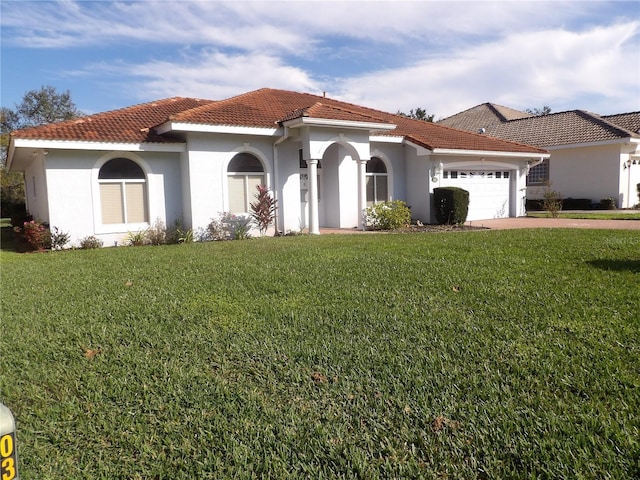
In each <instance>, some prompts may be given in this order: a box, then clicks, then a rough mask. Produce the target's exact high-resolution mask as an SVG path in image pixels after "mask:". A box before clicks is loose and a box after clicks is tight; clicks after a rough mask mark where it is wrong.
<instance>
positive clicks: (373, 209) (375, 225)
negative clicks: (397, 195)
mask: <svg viewBox="0 0 640 480" xmlns="http://www.w3.org/2000/svg"><path fill="white" fill-rule="evenodd" d="M364 215H365V225H366V226H367V228H370V229H372V230H395V229H398V228H402V227H406V226H407V225H409V224H410V223H411V209H410V208H409V206H408V205H407V204H406V203H405V202H403V201H402V200H393V201H391V202H381V203H376V204H373V205H371V206H370V207H367V209H366V210H365V213H364Z"/></svg>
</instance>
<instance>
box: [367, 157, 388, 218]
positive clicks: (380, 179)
mask: <svg viewBox="0 0 640 480" xmlns="http://www.w3.org/2000/svg"><path fill="white" fill-rule="evenodd" d="M366 177H367V206H371V205H373V204H374V203H379V202H386V201H387V200H388V199H389V194H388V191H389V189H388V186H387V180H388V175H387V167H386V165H385V164H384V162H383V161H382V160H381V159H380V158H378V157H372V158H371V160H369V161H368V162H367V173H366Z"/></svg>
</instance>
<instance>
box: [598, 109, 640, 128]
mask: <svg viewBox="0 0 640 480" xmlns="http://www.w3.org/2000/svg"><path fill="white" fill-rule="evenodd" d="M602 118H603V119H605V120H606V121H608V122H610V123H613V124H614V125H617V126H619V127H621V128H624V129H625V130H629V131H630V132H634V133H640V112H629V113H618V114H616V115H602Z"/></svg>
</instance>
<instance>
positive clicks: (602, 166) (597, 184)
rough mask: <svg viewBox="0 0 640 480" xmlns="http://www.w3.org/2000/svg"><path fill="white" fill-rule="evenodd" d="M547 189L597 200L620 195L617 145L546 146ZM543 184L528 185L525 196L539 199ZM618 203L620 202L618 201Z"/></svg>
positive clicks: (619, 165) (566, 195)
mask: <svg viewBox="0 0 640 480" xmlns="http://www.w3.org/2000/svg"><path fill="white" fill-rule="evenodd" d="M549 152H550V153H551V158H550V159H549V180H550V182H551V184H550V188H551V190H553V191H556V192H559V193H560V195H561V196H562V197H563V198H569V197H571V198H589V199H591V200H592V201H593V202H596V203H597V202H599V201H600V200H601V199H603V198H607V197H613V198H615V199H616V201H617V202H618V201H619V200H620V195H621V185H620V184H621V177H620V175H621V172H622V161H621V158H620V145H619V144H611V145H600V146H598V145H595V146H583V147H568V148H561V147H549ZM544 190H545V187H543V186H529V187H527V197H528V198H542V195H543V193H544ZM618 205H620V204H618Z"/></svg>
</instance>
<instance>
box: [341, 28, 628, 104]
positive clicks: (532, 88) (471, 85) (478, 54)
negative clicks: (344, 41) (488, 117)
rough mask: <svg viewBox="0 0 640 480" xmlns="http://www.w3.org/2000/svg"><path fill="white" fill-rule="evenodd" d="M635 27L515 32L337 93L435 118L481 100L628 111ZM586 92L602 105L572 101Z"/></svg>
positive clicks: (348, 83)
mask: <svg viewBox="0 0 640 480" xmlns="http://www.w3.org/2000/svg"><path fill="white" fill-rule="evenodd" d="M639 32H640V22H637V21H635V22H627V23H622V24H616V25H611V26H608V27H598V28H594V29H592V30H588V31H584V32H581V33H575V32H567V31H564V30H550V31H539V32H528V33H521V34H515V35H511V36H509V37H506V38H503V39H501V40H500V41H497V42H491V43H486V44H483V45H478V46H476V47H474V48H467V49H460V50H455V51H452V52H450V53H448V54H447V55H446V56H443V57H439V58H429V59H426V60H423V61H421V62H417V63H416V64H414V65H412V66H410V67H407V68H402V69H397V70H389V71H381V72H375V73H371V74H367V75H363V76H360V77H356V78H349V79H344V81H342V82H340V83H341V88H342V91H341V95H343V96H344V97H345V98H347V99H349V100H351V101H356V102H360V103H364V104H369V105H372V106H376V107H378V108H381V109H383V110H387V111H396V110H398V109H400V110H403V111H408V110H409V109H411V108H415V107H418V106H419V107H422V108H425V109H426V110H427V111H429V112H431V113H435V114H436V116H448V115H451V114H453V113H456V112H458V111H461V110H464V109H467V108H470V107H472V106H475V105H478V104H480V103H484V102H494V103H498V104H503V105H506V106H511V107H514V108H520V109H524V108H527V107H538V106H541V105H542V104H545V105H550V106H551V107H552V108H553V110H554V111H560V110H565V109H574V108H582V109H591V110H593V111H597V112H599V113H612V112H616V111H617V112H622V111H629V110H631V109H638V108H639V107H640V91H639V89H640V57H639V56H638V55H637V48H638V43H637V37H638V35H639ZM632 40H633V41H632ZM391 92H396V94H395V95H392V94H391ZM629 92H632V96H631V97H630V96H629ZM633 92H635V96H634V95H633ZM591 95H593V96H595V97H594V98H601V99H606V102H607V103H606V104H604V103H594V105H592V106H590V105H583V104H580V103H579V99H581V98H584V97H586V96H591Z"/></svg>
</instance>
